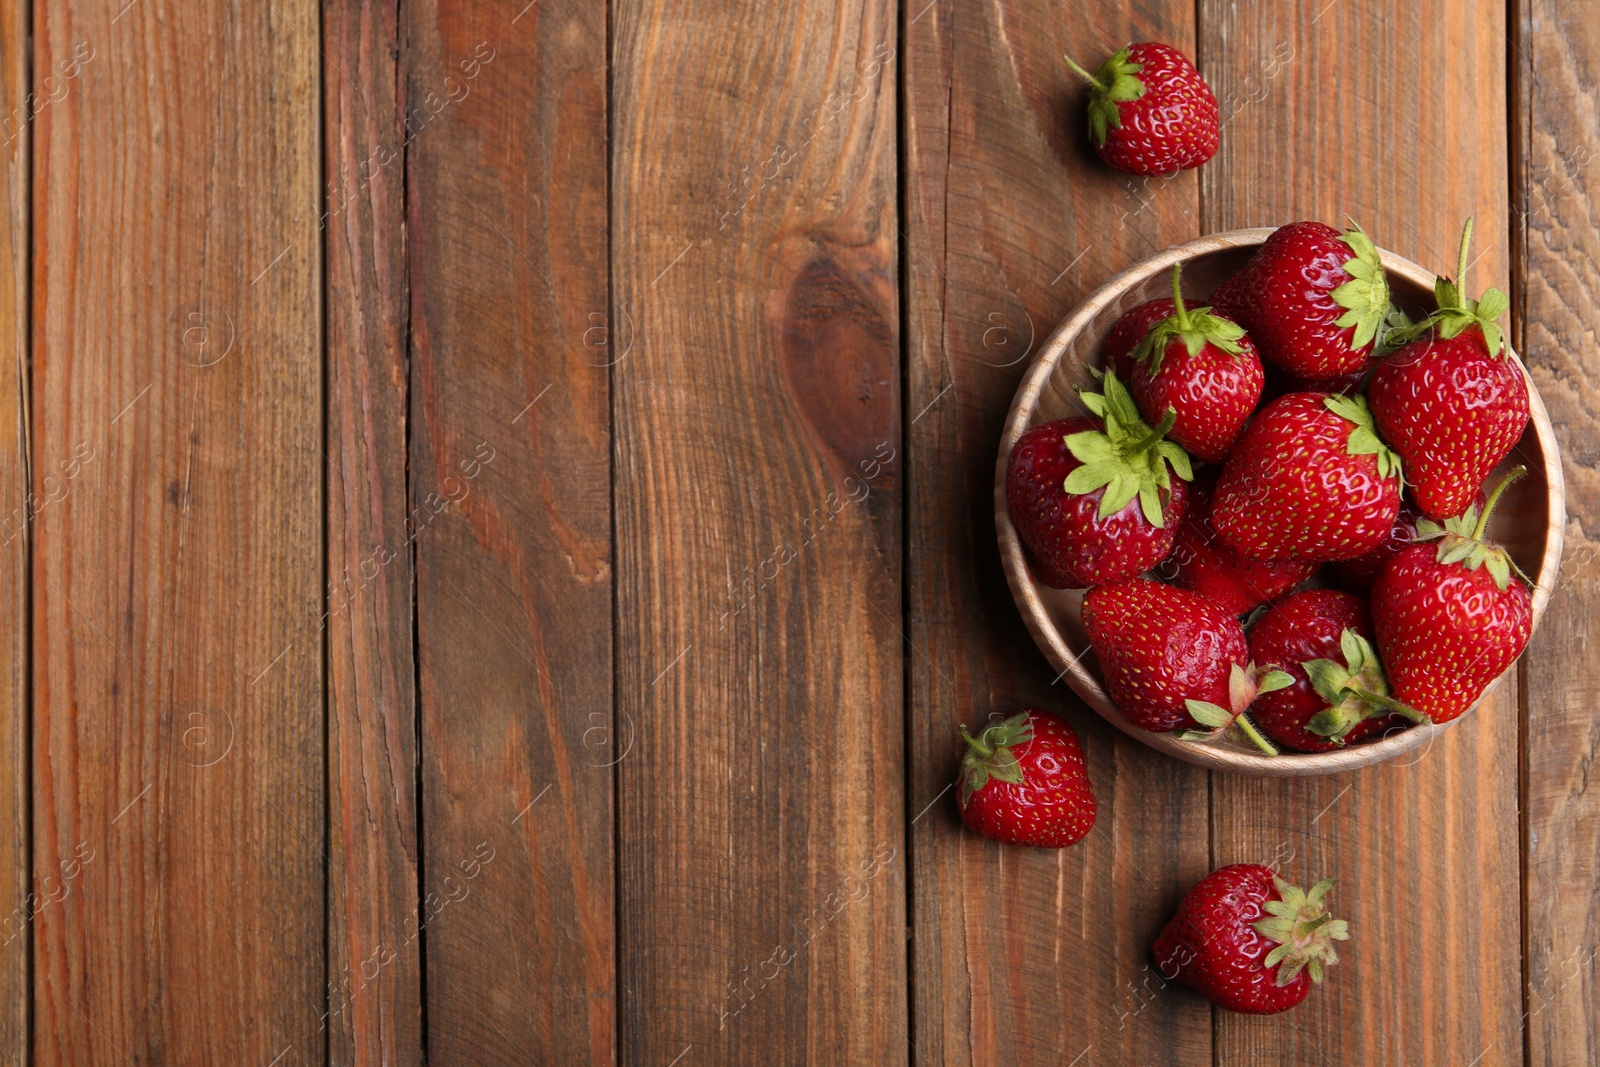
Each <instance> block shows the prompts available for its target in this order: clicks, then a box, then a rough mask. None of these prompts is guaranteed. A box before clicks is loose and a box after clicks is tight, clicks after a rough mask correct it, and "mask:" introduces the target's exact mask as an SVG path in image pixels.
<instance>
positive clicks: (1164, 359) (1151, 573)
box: [957, 43, 1533, 1013]
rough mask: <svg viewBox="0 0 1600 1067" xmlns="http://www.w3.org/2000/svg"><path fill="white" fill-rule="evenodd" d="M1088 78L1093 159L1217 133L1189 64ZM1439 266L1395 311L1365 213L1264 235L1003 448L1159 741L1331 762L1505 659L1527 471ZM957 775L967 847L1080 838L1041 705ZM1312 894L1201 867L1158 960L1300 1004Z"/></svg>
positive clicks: (1255, 995) (1181, 972)
mask: <svg viewBox="0 0 1600 1067" xmlns="http://www.w3.org/2000/svg"><path fill="white" fill-rule="evenodd" d="M1067 62H1068V64H1069V65H1071V66H1072V68H1073V69H1074V70H1075V71H1077V72H1078V74H1080V75H1081V76H1082V77H1083V78H1085V79H1086V80H1087V81H1088V82H1089V84H1090V103H1089V132H1090V136H1091V139H1092V140H1093V141H1094V143H1095V146H1096V149H1097V150H1098V151H1099V153H1100V156H1101V158H1102V159H1104V160H1105V162H1107V163H1108V164H1110V165H1111V166H1113V167H1116V168H1118V169H1120V170H1125V171H1128V172H1131V173H1135V174H1170V173H1174V172H1176V171H1177V170H1179V169H1184V168H1189V167H1195V166H1199V165H1201V164H1203V163H1205V162H1206V161H1207V160H1209V159H1210V158H1211V157H1212V156H1213V155H1214V154H1215V153H1216V151H1217V146H1218V141H1219V130H1218V121H1217V119H1218V109H1217V103H1216V98H1215V97H1214V96H1213V95H1212V92H1211V89H1210V88H1209V87H1208V86H1207V85H1206V84H1205V82H1204V80H1203V79H1202V78H1201V77H1200V74H1199V72H1198V71H1196V70H1195V68H1194V65H1193V64H1192V63H1190V62H1189V60H1188V58H1187V57H1185V56H1184V55H1183V54H1182V53H1181V52H1178V51H1177V50H1176V49H1173V48H1171V47H1169V46H1167V45H1163V44H1156V43H1143V44H1135V45H1131V46H1129V47H1128V48H1125V49H1123V50H1122V51H1120V52H1118V53H1117V54H1116V55H1114V56H1112V57H1111V58H1110V59H1109V60H1107V61H1106V63H1105V64H1104V65H1103V66H1102V67H1101V68H1100V70H1099V71H1098V72H1097V73H1096V74H1092V75H1091V74H1089V73H1088V72H1087V71H1085V70H1083V69H1082V68H1080V67H1078V66H1077V65H1076V64H1074V63H1072V61H1071V60H1070V59H1068V60H1067ZM1471 236H1472V222H1471V220H1470V219H1469V220H1468V221H1467V225H1466V228H1465V231H1464V232H1463V234H1462V237H1461V249H1460V258H1459V260H1458V266H1457V270H1456V275H1455V280H1454V281H1452V280H1449V279H1446V278H1443V277H1441V278H1439V279H1437V282H1436V284H1435V287H1434V298H1435V304H1436V307H1435V309H1434V310H1433V311H1432V312H1431V313H1429V314H1428V315H1426V316H1424V317H1423V318H1422V319H1420V320H1419V321H1417V322H1411V321H1410V320H1409V319H1408V318H1407V317H1406V316H1405V315H1404V314H1403V313H1401V312H1400V311H1399V310H1398V309H1396V308H1395V307H1394V306H1393V305H1392V304H1391V303H1390V299H1389V288H1388V282H1387V279H1386V277H1385V274H1384V270H1383V265H1382V262H1381V260H1380V257H1379V254H1378V251H1377V249H1376V248H1375V247H1374V246H1373V244H1372V242H1371V241H1370V240H1369V239H1368V238H1367V236H1366V234H1364V233H1362V232H1361V231H1360V230H1359V229H1351V230H1349V231H1347V232H1345V233H1339V232H1338V231H1336V230H1334V229H1333V228H1332V227H1329V226H1325V225H1323V224H1321V223H1318V222H1297V223H1292V224H1290V225H1287V226H1284V227H1282V228H1280V229H1278V230H1276V231H1275V232H1274V233H1273V234H1272V235H1271V236H1270V237H1269V238H1268V239H1267V240H1266V242H1265V243H1263V244H1262V246H1261V247H1260V249H1259V250H1258V251H1257V252H1256V254H1255V255H1254V257H1253V258H1252V259H1251V260H1250V261H1249V263H1248V264H1246V266H1245V267H1244V269H1243V270H1241V271H1239V272H1238V273H1237V274H1235V275H1233V276H1232V277H1230V278H1228V279H1226V280H1225V281H1224V282H1223V283H1222V284H1221V285H1220V286H1218V287H1217V289H1216V291H1215V292H1213V293H1212V294H1211V296H1210V299H1209V300H1208V301H1207V302H1206V304H1207V306H1203V307H1193V306H1190V305H1191V304H1192V303H1193V301H1188V300H1185V298H1184V296H1183V292H1182V281H1183V279H1182V274H1181V264H1180V265H1175V266H1174V267H1173V271H1172V297H1171V299H1161V300H1151V301H1149V302H1147V303H1144V304H1141V305H1139V306H1138V307H1135V308H1133V309H1132V310H1130V311H1128V312H1127V313H1126V314H1124V315H1123V316H1122V317H1121V318H1120V319H1119V320H1118V321H1117V322H1116V324H1115V325H1114V326H1113V327H1112V329H1111V330H1110V332H1109V333H1108V335H1107V337H1106V339H1105V342H1104V345H1103V348H1102V351H1101V366H1100V367H1099V368H1092V369H1091V371H1092V373H1093V374H1094V376H1095V378H1096V380H1097V382H1098V386H1099V388H1098V389H1097V390H1085V391H1083V392H1081V393H1080V398H1081V401H1082V404H1081V414H1080V415H1079V416H1077V417H1074V418H1066V419H1058V420H1055V421H1053V422H1049V423H1045V424H1044V425H1042V426H1036V427H1034V428H1033V429H1031V430H1029V431H1028V432H1027V433H1026V434H1024V435H1023V436H1022V437H1021V439H1019V440H1018V441H1017V443H1016V446H1015V447H1014V448H1013V449H1012V451H1011V455H1010V458H1009V462H1008V466H1007V472H1006V500H1007V505H1008V510H1009V512H1010V517H1011V521H1012V524H1013V525H1014V526H1015V528H1016V530H1017V532H1018V534H1019V535H1020V536H1021V538H1022V541H1023V543H1024V545H1025V546H1026V548H1027V554H1028V558H1029V566H1030V569H1031V570H1032V573H1033V576H1034V578H1035V580H1036V581H1039V582H1041V583H1043V584H1045V585H1049V586H1053V587H1055V588H1058V589H1084V590H1087V592H1086V593H1085V594H1084V596H1083V607H1082V620H1083V626H1084V629H1085V630H1086V631H1087V633H1088V636H1089V640H1090V643H1091V644H1092V645H1093V647H1094V651H1095V655H1096V658H1097V659H1098V661H1099V666H1100V672H1101V675H1102V676H1103V678H1104V681H1105V687H1106V690H1107V692H1108V693H1109V695H1110V697H1111V699H1112V701H1113V702H1114V703H1115V704H1116V705H1117V707H1118V708H1119V709H1120V710H1121V711H1122V713H1123V714H1124V716H1126V718H1127V719H1128V720H1129V721H1130V722H1133V723H1135V724H1136V725H1138V726H1140V727H1142V728H1144V729H1146V730H1151V731H1159V732H1166V731H1176V732H1177V733H1178V735H1179V736H1180V737H1182V738H1184V739H1185V740H1188V741H1194V742H1200V743H1206V742H1213V741H1216V740H1218V739H1220V738H1224V737H1230V736H1242V737H1243V738H1246V739H1248V741H1249V742H1251V743H1253V744H1255V745H1256V746H1257V747H1258V748H1260V749H1261V751H1263V752H1265V753H1267V754H1269V755H1272V756H1276V755H1278V753H1279V751H1280V748H1286V749H1292V750H1295V751H1299V752H1328V751H1333V750H1337V749H1340V748H1343V747H1346V746H1349V745H1355V744H1360V743H1361V742H1362V741H1364V740H1368V739H1372V738H1375V737H1378V736H1381V735H1384V734H1387V733H1389V732H1391V731H1393V730H1398V729H1404V728H1406V727H1407V726H1408V725H1409V724H1411V723H1426V722H1432V723H1445V722H1449V721H1450V720H1452V719H1454V718H1456V717H1458V716H1460V715H1461V714H1462V713H1463V712H1465V711H1466V710H1467V709H1468V708H1470V707H1471V706H1472V705H1473V704H1474V703H1475V702H1476V701H1477V700H1478V698H1479V696H1481V695H1482V693H1483V690H1484V688H1485V687H1486V686H1487V685H1488V684H1489V683H1490V682H1491V681H1493V680H1494V679H1495V678H1497V677H1499V676H1500V675H1501V673H1502V672H1504V671H1505V670H1506V668H1507V667H1509V666H1510V665H1511V663H1512V662H1513V661H1514V660H1515V659H1516V658H1517V656H1519V655H1520V654H1521V653H1522V650H1523V647H1524V646H1525V645H1526V644H1527V641H1528V637H1529V633H1530V631H1531V629H1532V617H1533V611H1532V601H1531V598H1530V596H1529V593H1528V589H1527V588H1526V586H1525V585H1524V582H1525V581H1526V577H1525V576H1524V575H1522V574H1521V572H1520V571H1518V570H1517V568H1516V565H1515V564H1514V563H1513V562H1512V561H1511V558H1510V556H1509V555H1508V554H1507V553H1506V551H1505V549H1504V548H1502V547H1500V546H1498V545H1496V544H1494V543H1492V542H1490V541H1489V540H1487V539H1486V537H1485V533H1484V531H1485V528H1486V526H1487V524H1488V521H1489V515H1490V513H1491V512H1492V511H1493V510H1494V507H1495V504H1496V503H1497V501H1498V500H1499V499H1500V495H1501V493H1502V492H1503V491H1504V489H1505V487H1506V486H1507V485H1508V484H1510V482H1511V481H1512V480H1514V479H1515V478H1516V477H1517V476H1518V475H1520V474H1521V473H1523V470H1522V468H1520V467H1518V468H1516V469H1514V470H1512V471H1511V472H1510V473H1508V474H1507V475H1505V476H1504V477H1503V478H1501V479H1500V480H1499V481H1498V482H1497V483H1496V484H1495V485H1493V486H1486V485H1485V484H1484V483H1485V481H1486V480H1487V479H1488V478H1489V476H1490V474H1491V472H1492V471H1493V470H1494V468H1495V467H1496V466H1497V465H1499V463H1500V462H1501V461H1502V460H1503V459H1505V458H1506V456H1507V454H1508V453H1509V452H1510V451H1511V449H1512V448H1513V447H1514V446H1515V445H1516V442H1517V440H1518V439H1519V438H1520V437H1521V436H1522V434H1523V431H1524V429H1525V428H1526V426H1527V423H1528V386H1527V382H1526V381H1525V380H1524V378H1523V375H1522V372H1521V370H1520V369H1519V368H1518V366H1517V364H1516V362H1515V361H1514V360H1512V359H1510V358H1509V357H1508V354H1507V351H1506V348H1505V344H1504V340H1503V338H1502V335H1501V332H1500V327H1499V325H1498V320H1499V319H1500V317H1501V316H1502V315H1504V314H1505V312H1506V311H1507V310H1508V309H1509V306H1510V301H1509V300H1508V298H1507V297H1506V296H1505V294H1504V293H1502V292H1501V291H1499V290H1498V289H1490V290H1488V291H1487V292H1485V293H1484V294H1483V296H1482V297H1481V298H1479V299H1477V300H1473V299H1469V298H1467V297H1466V296H1465V295H1464V294H1463V293H1462V291H1461V289H1460V287H1459V286H1460V282H1461V280H1462V278H1463V277H1464V275H1465V274H1466V268H1467V248H1468V244H1469V242H1470V240H1471ZM961 736H962V738H963V739H964V741H965V754H964V756H963V759H962V764H961V771H960V778H959V785H960V790H959V792H958V794H957V795H958V799H959V803H960V807H961V812H962V817H963V819H964V820H965V821H966V823H967V825H968V826H969V827H971V828H972V829H973V830H975V831H977V832H978V833H980V834H982V835H984V836H985V837H990V838H994V839H996V840H999V841H1004V842H1009V843H1013V844H1024V845H1035V846H1043V847H1055V848H1060V847H1063V846H1066V845H1071V844H1074V843H1075V842H1077V841H1079V840H1082V839H1083V838H1084V837H1085V836H1087V835H1088V833H1089V832H1090V830H1091V829H1093V827H1094V821H1095V814H1096V806H1095V799H1094V793H1093V791H1092V789H1091V788H1090V784H1089V779H1088V775H1087V773H1086V768H1085V763H1084V758H1083V752H1082V750H1081V748H1080V747H1079V745H1078V739H1077V737H1076V735H1075V734H1074V733H1073V731H1072V729H1071V728H1070V727H1069V726H1067V725H1066V724H1065V723H1064V722H1062V721H1061V720H1060V719H1058V718H1056V717H1055V716H1053V715H1050V714H1049V713H1047V712H1044V711H1040V710H1038V709H1027V710H1024V711H1022V712H1021V713H1019V714H1016V715H1014V716H1012V717H1010V718H1008V719H1004V720H1003V721H997V722H993V723H992V724H991V725H989V726H988V727H987V728H985V729H983V730H981V731H980V732H979V734H978V736H976V737H973V736H971V735H970V734H968V733H967V732H966V730H965V729H964V728H963V730H962V733H961ZM1332 886H1333V883H1332V882H1331V881H1328V880H1324V881H1321V882H1318V883H1317V884H1316V885H1314V886H1312V888H1311V889H1310V890H1302V889H1300V888H1299V887H1297V886H1293V885H1290V884H1288V883H1287V882H1286V881H1284V880H1283V879H1281V878H1279V877H1278V876H1277V874H1276V873H1275V872H1274V871H1273V870H1271V869H1269V868H1266V867H1262V866H1259V865H1255V864H1234V865H1231V866H1228V867H1223V868H1221V869H1220V870H1217V871H1213V872H1212V873H1211V874H1210V875H1208V876H1207V877H1206V878H1204V879H1202V880H1201V881H1200V882H1199V883H1198V884H1197V885H1195V886H1194V887H1193V888H1192V889H1191V890H1190V891H1189V893H1188V894H1187V895H1186V896H1185V897H1184V899H1183V901H1182V903H1181V904H1180V905H1179V907H1178V911H1177V914H1176V915H1175V916H1174V917H1173V919H1172V921H1171V922H1169V923H1168V924H1167V926H1166V928H1165V929H1164V930H1162V931H1161V933H1160V935H1159V937H1157V939H1156V941H1155V945H1154V954H1155V959H1156V963H1157V965H1158V966H1159V967H1160V969H1161V973H1162V975H1163V977H1165V978H1168V979H1174V980H1177V981H1182V982H1184V983H1186V984H1188V985H1191V986H1193V987H1194V988H1195V989H1197V990H1199V991H1200V992H1202V993H1203V994H1204V995H1206V996H1207V997H1209V998H1210V999H1211V1000H1212V1001H1213V1002H1215V1003H1216V1004H1218V1005H1220V1006H1222V1007H1224V1008H1227V1009H1229V1010H1232V1011H1239V1012H1250V1013H1273V1012H1279V1011H1284V1010H1286V1009H1288V1008H1290V1007H1293V1006H1294V1005H1296V1004H1298V1003H1300V1002H1301V1001H1302V1000H1303V999H1304V998H1305V996H1306V994H1307V992H1308V990H1309V989H1310V985H1311V983H1312V982H1313V981H1320V980H1321V979H1322V977H1323V972H1324V968H1325V967H1327V966H1328V965H1331V964H1333V963H1335V962H1336V961H1337V958H1338V957H1337V953H1336V951H1335V946H1334V942H1336V941H1342V940H1345V939H1347V938H1348V937H1349V928H1348V926H1347V924H1346V923H1344V922H1343V921H1341V920H1338V919H1334V918H1332V917H1331V916H1330V915H1329V914H1328V911H1327V908H1326V898H1327V896H1328V893H1329V891H1330V890H1331V888H1332Z"/></svg>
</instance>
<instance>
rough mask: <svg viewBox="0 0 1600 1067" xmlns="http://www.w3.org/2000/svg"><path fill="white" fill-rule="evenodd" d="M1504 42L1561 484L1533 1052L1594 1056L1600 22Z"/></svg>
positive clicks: (1544, 735)
mask: <svg viewBox="0 0 1600 1067" xmlns="http://www.w3.org/2000/svg"><path fill="white" fill-rule="evenodd" d="M1517 13H1518V16H1519V18H1518V19H1517V22H1516V25H1515V28H1514V32H1513V39H1514V41H1515V42H1516V44H1515V47H1514V48H1513V49H1512V51H1511V53H1510V57H1511V61H1512V71H1513V86H1514V89H1515V94H1514V100H1515V102H1516V104H1515V106H1516V107H1517V114H1516V119H1517V121H1518V124H1519V126H1520V130H1521V136H1520V137H1518V138H1517V140H1516V142H1515V146H1514V147H1515V150H1516V152H1517V156H1516V160H1515V161H1516V164H1517V166H1516V167H1514V168H1513V172H1512V181H1513V183H1514V188H1513V193H1514V196H1515V197H1516V199H1517V202H1518V206H1519V207H1520V208H1521V209H1522V214H1521V216H1520V217H1519V218H1518V219H1517V220H1516V221H1517V222H1519V223H1520V225H1519V227H1518V230H1519V231H1520V237H1521V240H1522V246H1521V249H1520V251H1521V253H1522V254H1521V257H1520V260H1519V262H1518V264H1517V266H1518V272H1517V282H1518V289H1519V290H1520V297H1521V308H1520V310H1521V315H1520V320H1521V325H1522V330H1521V345H1522V347H1521V348H1520V351H1521V352H1522V357H1523V359H1524V361H1526V362H1527V364H1528V367H1529V370H1530V373H1531V374H1532V376H1533V379H1534V382H1535V383H1536V384H1537V385H1538V387H1539V393H1540V395H1541V397H1542V398H1543V399H1544V402H1545V407H1546V408H1548V409H1549V411H1550V418H1551V421H1552V423H1553V424H1554V425H1555V428H1556V432H1557V436H1558V438H1559V440H1560V442H1561V448H1562V454H1563V458H1564V463H1563V468H1564V471H1565V474H1566V485H1567V515H1568V520H1567V525H1566V558H1565V560H1564V561H1563V564H1562V568H1561V572H1560V576H1559V585H1558V586H1557V588H1556V592H1555V595H1554V597H1553V598H1552V600H1551V602H1550V608H1549V610H1548V611H1547V613H1546V614H1545V617H1544V621H1543V622H1542V623H1541V624H1540V626H1539V632H1538V633H1537V634H1535V635H1534V638H1533V640H1532V642H1531V643H1530V647H1529V651H1528V655H1527V660H1526V663H1525V665H1524V668H1523V678H1524V686H1525V693H1526V697H1525V701H1524V707H1525V720H1524V722H1525V726H1524V729H1525V731H1526V733H1525V738H1526V742H1525V774H1524V788H1525V790H1526V793H1525V796H1524V799H1523V818H1524V820H1525V835H1524V848H1525V850H1526V851H1525V871H1524V877H1525V878H1526V882H1527V884H1526V890H1525V893H1526V896H1525V902H1526V909H1527V911H1526V928H1525V931H1524V932H1525V936H1526V950H1525V952H1526V954H1525V963H1524V969H1525V974H1526V980H1527V988H1526V992H1525V995H1524V1001H1523V1008H1524V1011H1525V1013H1526V1029H1527V1052H1528V1063H1529V1064H1530V1065H1535V1067H1546V1065H1555V1064H1568V1063H1593V1062H1596V1060H1600V1028H1597V1027H1600V1024H1597V1022H1596V1020H1597V1019H1600V967H1597V966H1596V962H1595V948H1596V945H1597V943H1600V907H1597V904H1596V899H1595V878H1596V875H1595V866H1594V856H1595V848H1596V842H1597V841H1600V793H1597V792H1596V791H1594V790H1591V789H1590V788H1589V777H1590V773H1589V772H1590V766H1591V764H1592V763H1593V762H1594V754H1595V746H1596V735H1595V730H1594V725H1593V720H1594V710H1593V709H1594V707H1595V705H1596V703H1597V700H1600V671H1596V669H1595V667H1594V656H1593V654H1592V652H1591V651H1590V650H1589V649H1588V647H1587V642H1588V636H1589V633H1590V631H1591V630H1592V620H1593V616H1594V607H1593V605H1594V602H1595V593H1596V587H1597V579H1600V532H1597V531H1600V526H1597V524H1596V520H1597V518H1600V463H1597V462H1596V460H1595V454H1594V447H1593V442H1594V440H1595V431H1596V412H1597V410H1600V399H1597V395H1596V392H1595V386H1594V384H1593V383H1594V382H1595V381H1597V380H1600V354H1597V353H1596V351H1595V346H1594V323H1595V319H1596V315H1597V312H1600V300H1597V298H1596V295H1595V294H1596V278H1595V267H1594V264H1595V262H1596V258H1597V256H1600V230H1597V225H1600V223H1597V220H1596V217H1595V213H1594V210H1593V207H1592V204H1593V201H1594V198H1595V193H1596V191H1597V190H1600V98H1597V97H1596V94H1595V91H1594V85H1595V76H1596V73H1597V72H1600V26H1597V25H1596V24H1595V20H1594V18H1593V17H1592V16H1591V17H1587V18H1585V17H1581V16H1580V15H1579V14H1578V13H1577V12H1575V11H1572V10H1570V9H1568V8H1565V7H1563V6H1562V5H1559V4H1552V3H1548V2H1545V0H1529V2H1527V3H1523V4H1521V5H1520V6H1519V9H1518V12H1517Z"/></svg>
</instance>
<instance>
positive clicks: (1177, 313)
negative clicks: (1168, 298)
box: [1172, 263, 1193, 333]
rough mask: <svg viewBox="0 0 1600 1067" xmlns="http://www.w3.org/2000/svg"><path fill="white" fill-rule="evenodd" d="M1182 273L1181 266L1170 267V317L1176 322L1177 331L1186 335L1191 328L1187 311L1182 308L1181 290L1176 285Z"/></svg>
mask: <svg viewBox="0 0 1600 1067" xmlns="http://www.w3.org/2000/svg"><path fill="white" fill-rule="evenodd" d="M1182 273H1183V264H1182V263H1174V264H1173V265H1172V306H1173V308H1174V311H1173V313H1172V317H1173V318H1174V319H1177V320H1178V329H1179V330H1181V331H1183V332H1184V333H1188V332H1189V331H1190V330H1191V329H1192V328H1193V327H1191V326H1190V325H1189V311H1188V309H1187V308H1185V307H1184V306H1183V289H1182V288H1181V287H1180V286H1179V284H1178V279H1179V277H1180V276H1181V275H1182Z"/></svg>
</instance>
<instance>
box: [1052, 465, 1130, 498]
mask: <svg viewBox="0 0 1600 1067" xmlns="http://www.w3.org/2000/svg"><path fill="white" fill-rule="evenodd" d="M1121 469H1122V468H1121V466H1120V465H1118V464H1117V463H1116V462H1115V461H1113V460H1105V461H1102V462H1098V463H1088V464H1085V465H1084V466H1082V467H1079V468H1078V469H1077V470H1075V471H1073V472H1072V473H1071V474H1069V475H1067V478H1066V481H1065V482H1063V483H1062V486H1061V489H1062V491H1063V492H1066V493H1070V494H1071V495H1073V496H1083V495H1085V494H1086V493H1092V492H1094V491H1095V490H1096V489H1099V488H1101V487H1103V486H1107V485H1110V484H1111V482H1112V479H1114V478H1116V476H1117V473H1118V472H1119V471H1120V470H1121Z"/></svg>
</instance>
